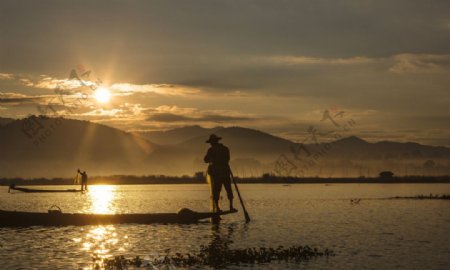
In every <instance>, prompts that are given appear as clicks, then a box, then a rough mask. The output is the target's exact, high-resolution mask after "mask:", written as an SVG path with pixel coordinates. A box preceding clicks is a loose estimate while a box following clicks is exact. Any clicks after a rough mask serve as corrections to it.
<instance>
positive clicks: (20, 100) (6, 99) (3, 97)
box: [0, 92, 46, 105]
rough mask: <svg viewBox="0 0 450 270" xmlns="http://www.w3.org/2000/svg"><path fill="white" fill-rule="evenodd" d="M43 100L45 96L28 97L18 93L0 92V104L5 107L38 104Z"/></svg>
mask: <svg viewBox="0 0 450 270" xmlns="http://www.w3.org/2000/svg"><path fill="white" fill-rule="evenodd" d="M45 99H46V97H45V96H28V95H24V94H19V93H3V92H0V104H6V105H20V104H33V103H34V104H39V103H41V102H42V101H44V100H45Z"/></svg>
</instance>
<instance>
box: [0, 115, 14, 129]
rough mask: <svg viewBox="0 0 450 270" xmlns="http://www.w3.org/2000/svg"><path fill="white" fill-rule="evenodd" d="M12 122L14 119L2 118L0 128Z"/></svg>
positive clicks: (0, 118)
mask: <svg viewBox="0 0 450 270" xmlns="http://www.w3.org/2000/svg"><path fill="white" fill-rule="evenodd" d="M12 121H14V119H12V118H4V117H0V127H1V126H4V125H6V124H9V123H11V122H12Z"/></svg>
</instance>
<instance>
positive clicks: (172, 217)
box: [0, 209, 237, 227]
mask: <svg viewBox="0 0 450 270" xmlns="http://www.w3.org/2000/svg"><path fill="white" fill-rule="evenodd" d="M236 212H237V211H223V212H219V213H211V212H203V213H202V212H194V211H192V210H189V209H182V210H180V211H179V212H178V213H155V214H67V213H62V212H60V211H49V213H36V212H17V211H3V210H0V227H30V226H83V225H109V224H124V223H134V224H153V223H162V224H171V223H180V224H189V223H196V222H199V221H200V220H203V219H208V218H217V217H220V216H222V215H228V214H232V213H236Z"/></svg>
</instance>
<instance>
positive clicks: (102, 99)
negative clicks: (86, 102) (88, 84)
mask: <svg viewBox="0 0 450 270" xmlns="http://www.w3.org/2000/svg"><path fill="white" fill-rule="evenodd" d="M94 98H95V99H96V100H97V102H99V103H107V102H109V100H110V99H111V92H110V91H109V90H108V89H107V88H104V87H100V88H98V89H97V90H95V92H94Z"/></svg>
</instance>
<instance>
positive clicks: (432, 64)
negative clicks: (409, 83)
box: [389, 53, 450, 74]
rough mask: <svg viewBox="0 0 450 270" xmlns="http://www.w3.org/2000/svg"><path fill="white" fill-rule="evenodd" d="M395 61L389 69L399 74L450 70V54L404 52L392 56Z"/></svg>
mask: <svg viewBox="0 0 450 270" xmlns="http://www.w3.org/2000/svg"><path fill="white" fill-rule="evenodd" d="M392 59H393V61H394V62H395V63H394V65H393V66H392V67H391V68H389V71H391V72H393V73H398V74H407V73H413V74H417V73H435V72H441V71H448V70H449V67H450V54H411V53H404V54H398V55H395V56H393V57H392Z"/></svg>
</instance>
